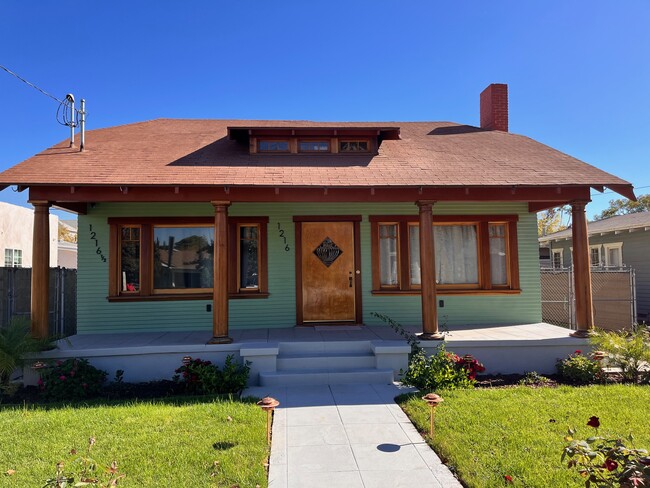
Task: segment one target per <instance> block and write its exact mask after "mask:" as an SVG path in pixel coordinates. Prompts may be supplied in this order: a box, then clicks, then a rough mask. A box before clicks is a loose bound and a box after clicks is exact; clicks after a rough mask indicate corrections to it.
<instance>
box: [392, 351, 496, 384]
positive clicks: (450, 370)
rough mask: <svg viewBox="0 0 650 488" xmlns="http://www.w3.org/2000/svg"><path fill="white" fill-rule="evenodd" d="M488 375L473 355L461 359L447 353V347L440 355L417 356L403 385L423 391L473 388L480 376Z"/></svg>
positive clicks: (413, 356) (417, 354) (422, 354)
mask: <svg viewBox="0 0 650 488" xmlns="http://www.w3.org/2000/svg"><path fill="white" fill-rule="evenodd" d="M483 371H485V366H483V365H482V364H481V363H479V362H478V361H477V360H476V359H475V358H474V357H473V356H472V355H471V354H467V355H465V356H458V355H457V354H454V353H453V352H449V351H446V350H445V346H444V344H441V345H440V346H439V347H438V351H437V353H436V354H432V355H431V356H427V354H426V353H425V352H424V350H421V351H418V352H417V353H415V354H413V355H412V357H411V360H410V362H409V367H408V369H407V370H406V372H404V373H403V374H404V376H403V378H402V381H403V382H404V383H405V384H407V385H410V386H415V387H416V388H418V389H419V390H422V391H425V390H427V391H434V390H437V389H440V388H449V389H453V388H471V387H473V386H474V382H475V381H476V374H477V373H480V372H483Z"/></svg>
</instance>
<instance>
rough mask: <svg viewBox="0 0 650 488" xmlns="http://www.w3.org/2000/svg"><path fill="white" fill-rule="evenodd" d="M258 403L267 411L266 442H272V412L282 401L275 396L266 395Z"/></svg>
mask: <svg viewBox="0 0 650 488" xmlns="http://www.w3.org/2000/svg"><path fill="white" fill-rule="evenodd" d="M257 404H258V405H259V406H260V408H261V409H262V410H265V411H266V442H267V443H268V444H271V412H273V410H275V407H277V406H278V405H280V402H279V401H277V400H276V399H275V398H271V397H264V398H262V399H261V400H260V401H259V402H257Z"/></svg>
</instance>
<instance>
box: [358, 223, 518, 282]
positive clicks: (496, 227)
mask: <svg viewBox="0 0 650 488" xmlns="http://www.w3.org/2000/svg"><path fill="white" fill-rule="evenodd" d="M433 220H434V223H433V236H434V247H435V267H436V287H437V289H438V292H439V293H442V294H444V293H484V292H489V293H499V292H503V293H509V292H515V291H518V290H519V266H518V255H517V254H518V253H517V216H516V215H474V216H472V215H469V216H468V215H465V216H447V215H445V216H440V215H434V219H433ZM370 221H371V234H372V259H373V292H375V293H419V290H420V287H421V274H420V227H419V220H418V217H417V216H411V215H408V216H394V215H391V216H371V217H370Z"/></svg>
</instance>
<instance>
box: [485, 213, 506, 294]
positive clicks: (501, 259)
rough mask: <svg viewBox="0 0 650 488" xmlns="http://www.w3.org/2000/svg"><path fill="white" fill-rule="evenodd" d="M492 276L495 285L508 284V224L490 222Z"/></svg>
mask: <svg viewBox="0 0 650 488" xmlns="http://www.w3.org/2000/svg"><path fill="white" fill-rule="evenodd" d="M489 228H490V277H491V280H492V284H493V285H507V284H508V268H507V261H506V226H505V224H490V227H489Z"/></svg>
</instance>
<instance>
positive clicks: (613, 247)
mask: <svg viewBox="0 0 650 488" xmlns="http://www.w3.org/2000/svg"><path fill="white" fill-rule="evenodd" d="M603 247H604V248H605V266H623V243H622V242H614V243H611V244H604V245H603Z"/></svg>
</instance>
